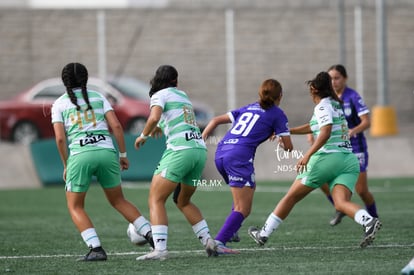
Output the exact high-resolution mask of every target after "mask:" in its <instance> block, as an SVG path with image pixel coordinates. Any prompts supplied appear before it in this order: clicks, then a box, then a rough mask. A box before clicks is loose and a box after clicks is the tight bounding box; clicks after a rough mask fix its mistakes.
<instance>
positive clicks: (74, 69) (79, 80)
mask: <svg viewBox="0 0 414 275" xmlns="http://www.w3.org/2000/svg"><path fill="white" fill-rule="evenodd" d="M62 81H63V85H65V87H66V92H67V93H68V96H69V98H70V101H71V102H72V103H73V104H74V105H76V109H77V110H80V106H79V104H78V100H77V98H76V96H75V93H74V92H73V89H75V88H80V89H81V90H82V97H83V99H84V100H85V102H86V104H87V105H88V110H91V109H92V106H91V104H90V102H89V97H88V91H87V89H86V84H87V82H88V70H87V69H86V67H85V66H84V65H82V64H80V63H69V64H67V65H66V66H65V67H63V70H62Z"/></svg>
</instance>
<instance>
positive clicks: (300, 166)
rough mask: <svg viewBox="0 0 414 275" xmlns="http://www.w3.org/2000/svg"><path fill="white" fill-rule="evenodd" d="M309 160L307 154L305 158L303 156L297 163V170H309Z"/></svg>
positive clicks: (301, 171)
mask: <svg viewBox="0 0 414 275" xmlns="http://www.w3.org/2000/svg"><path fill="white" fill-rule="evenodd" d="M308 162H309V157H308V156H307V155H305V156H304V157H303V158H301V159H300V160H299V161H298V163H297V164H296V172H297V173H298V174H301V173H303V172H306V171H307V170H308V167H307V165H308Z"/></svg>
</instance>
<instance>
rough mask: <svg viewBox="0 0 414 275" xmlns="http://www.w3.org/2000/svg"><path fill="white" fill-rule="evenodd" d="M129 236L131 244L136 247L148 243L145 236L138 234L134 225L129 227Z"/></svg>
mask: <svg viewBox="0 0 414 275" xmlns="http://www.w3.org/2000/svg"><path fill="white" fill-rule="evenodd" d="M127 235H128V238H129V240H130V241H131V243H133V244H135V245H145V244H147V243H148V241H147V240H146V239H145V238H144V236H142V235H140V234H138V233H137V231H136V230H135V226H134V225H133V224H132V223H130V224H129V225H128V229H127Z"/></svg>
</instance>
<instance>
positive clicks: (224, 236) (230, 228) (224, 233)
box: [215, 211, 244, 244]
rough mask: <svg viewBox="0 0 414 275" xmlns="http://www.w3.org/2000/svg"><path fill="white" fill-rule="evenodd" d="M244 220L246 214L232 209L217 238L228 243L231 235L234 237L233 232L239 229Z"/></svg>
mask: <svg viewBox="0 0 414 275" xmlns="http://www.w3.org/2000/svg"><path fill="white" fill-rule="evenodd" d="M243 220H244V216H243V214H242V213H240V212H237V211H232V212H231V213H230V215H229V216H228V217H227V219H226V221H225V222H224V224H223V226H222V227H221V229H220V231H219V233H218V234H217V236H216V238H215V239H216V240H217V241H220V242H222V243H223V244H226V243H227V242H228V241H229V240H230V239H231V237H233V234H234V233H236V232H237V231H239V229H240V227H241V225H242V222H243Z"/></svg>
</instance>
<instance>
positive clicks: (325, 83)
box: [306, 72, 342, 104]
mask: <svg viewBox="0 0 414 275" xmlns="http://www.w3.org/2000/svg"><path fill="white" fill-rule="evenodd" d="M306 83H307V84H308V86H309V87H311V88H313V89H315V90H316V91H317V95H318V96H319V97H320V98H325V97H332V98H333V99H334V100H336V101H338V102H339V103H341V104H342V100H341V99H340V98H339V97H338V95H337V94H336V93H335V91H334V89H333V87H332V80H331V76H330V75H329V74H328V73H327V72H320V73H318V74H317V75H316V77H315V78H314V79H312V80H308V81H306Z"/></svg>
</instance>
